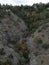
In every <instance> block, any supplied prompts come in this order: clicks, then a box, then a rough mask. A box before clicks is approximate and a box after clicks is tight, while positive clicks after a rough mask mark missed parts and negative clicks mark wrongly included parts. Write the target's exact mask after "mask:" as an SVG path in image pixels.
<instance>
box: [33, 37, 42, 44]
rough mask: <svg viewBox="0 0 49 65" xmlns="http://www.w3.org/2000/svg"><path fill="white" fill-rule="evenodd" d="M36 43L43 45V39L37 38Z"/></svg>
mask: <svg viewBox="0 0 49 65" xmlns="http://www.w3.org/2000/svg"><path fill="white" fill-rule="evenodd" d="M34 42H35V43H37V44H41V43H42V39H41V38H40V37H35V39H34Z"/></svg>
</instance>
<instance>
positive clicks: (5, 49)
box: [0, 11, 27, 65]
mask: <svg viewBox="0 0 49 65" xmlns="http://www.w3.org/2000/svg"><path fill="white" fill-rule="evenodd" d="M26 30H27V27H26V25H25V23H24V22H23V20H21V19H20V18H19V17H18V16H16V15H15V14H13V13H12V12H11V11H8V12H7V11H6V12H5V14H4V17H3V18H1V19H0V64H6V65H7V64H9V65H17V64H18V63H19V64H20V62H19V61H20V59H21V55H22V54H21V53H20V52H19V50H18V48H19V47H18V45H19V44H20V43H22V40H23V38H25V35H24V33H25V32H26ZM22 45H23V44H22ZM17 47H18V48H17ZM22 57H23V56H22Z"/></svg>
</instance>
